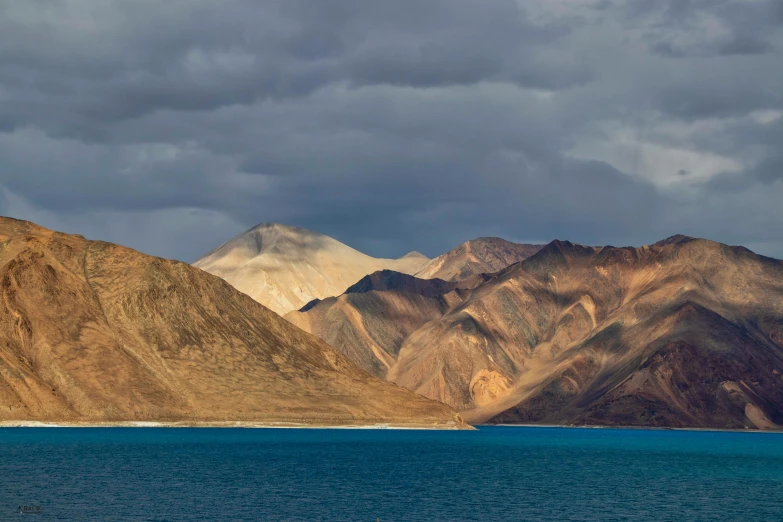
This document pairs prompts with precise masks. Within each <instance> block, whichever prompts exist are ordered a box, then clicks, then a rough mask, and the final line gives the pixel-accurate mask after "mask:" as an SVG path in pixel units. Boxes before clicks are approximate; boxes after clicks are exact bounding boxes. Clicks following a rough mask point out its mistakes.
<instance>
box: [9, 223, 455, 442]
mask: <svg viewBox="0 0 783 522" xmlns="http://www.w3.org/2000/svg"><path fill="white" fill-rule="evenodd" d="M0 299H2V300H1V301H0V421H33V420H38V421H47V422H76V423H80V422H83V423H104V422H120V421H159V422H180V421H183V422H189V423H196V424H198V423H205V422H225V421H232V422H233V421H242V422H284V423H294V424H318V425H322V424H323V425H334V424H376V423H393V424H401V425H414V426H435V427H462V426H464V425H463V424H462V422H461V420H460V419H459V418H458V417H455V413H454V412H453V410H451V409H450V408H449V407H447V406H445V405H443V404H440V403H438V402H434V401H432V400H429V399H425V398H423V397H420V396H418V395H415V394H413V393H411V392H409V391H408V390H405V389H403V388H400V387H398V386H395V385H393V384H391V383H387V382H384V381H382V380H380V379H377V378H375V377H372V376H370V375H369V374H368V373H366V372H365V371H363V370H361V369H359V368H357V367H356V366H355V365H354V364H352V363H351V362H349V361H348V360H346V358H344V357H343V356H342V355H340V354H338V353H336V352H335V351H334V350H333V349H332V348H331V347H329V346H328V345H327V344H326V343H324V342H322V341H320V340H318V339H317V338H315V337H313V336H311V335H309V334H307V333H305V332H303V331H301V330H299V329H298V328H296V327H294V326H293V325H291V324H290V323H288V322H286V321H285V320H283V319H282V318H280V317H279V316H277V315H276V314H274V313H273V312H271V311H270V310H268V309H266V308H265V307H263V306H262V305H260V304H258V303H256V302H255V301H253V300H252V299H251V298H250V297H248V296H246V295H244V294H242V293H240V292H238V291H237V290H235V289H234V288H233V287H231V286H230V285H229V284H227V283H226V282H224V281H223V280H221V279H219V278H217V277H214V276H212V275H209V274H207V273H206V272H203V271H201V270H198V269H196V268H193V267H191V266H189V265H187V264H185V263H181V262H177V261H169V260H165V259H159V258H155V257H151V256H147V255H144V254H141V253H139V252H136V251H133V250H131V249H128V248H124V247H121V246H118V245H113V244H110V243H104V242H100V241H88V240H86V239H84V238H83V237H81V236H76V235H68V234H62V233H59V232H53V231H50V230H47V229H44V228H42V227H39V226H36V225H34V224H32V223H29V222H24V221H17V220H13V219H10V218H0Z"/></svg>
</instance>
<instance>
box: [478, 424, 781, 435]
mask: <svg viewBox="0 0 783 522" xmlns="http://www.w3.org/2000/svg"><path fill="white" fill-rule="evenodd" d="M473 426H475V427H476V428H481V427H484V428H488V427H498V428H566V429H577V430H579V429H591V430H640V431H715V432H726V433H777V434H781V433H783V427H781V428H775V429H766V430H762V429H758V428H746V429H741V428H669V427H665V426H601V425H585V426H572V425H567V424H474V425H473Z"/></svg>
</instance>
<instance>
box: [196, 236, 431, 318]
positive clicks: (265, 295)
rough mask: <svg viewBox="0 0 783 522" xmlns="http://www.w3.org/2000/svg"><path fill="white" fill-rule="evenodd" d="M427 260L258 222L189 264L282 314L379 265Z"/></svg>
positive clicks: (402, 267) (400, 267) (401, 268)
mask: <svg viewBox="0 0 783 522" xmlns="http://www.w3.org/2000/svg"><path fill="white" fill-rule="evenodd" d="M428 261H429V258H427V257H425V256H423V255H422V254H419V253H417V252H411V253H409V254H408V255H406V256H404V257H402V258H400V259H376V258H374V257H370V256H368V255H365V254H363V253H361V252H359V251H357V250H354V249H353V248H350V247H349V246H347V245H344V244H343V243H340V242H339V241H337V240H335V239H332V238H330V237H328V236H325V235H323V234H319V233H317V232H312V231H310V230H306V229H303V228H298V227H289V226H285V225H279V224H273V223H262V224H260V225H258V226H256V227H254V228H252V229H250V230H248V231H246V232H243V233H242V234H240V235H238V236H237V237H235V238H233V239H231V240H229V241H228V242H226V243H224V244H223V245H221V246H220V247H218V248H217V249H215V250H213V251H212V252H210V253H208V254H207V255H205V256H204V257H203V258H201V259H199V260H198V261H196V262H195V263H193V265H194V266H196V267H198V268H201V269H202V270H205V271H207V272H209V273H211V274H214V275H216V276H219V277H221V278H223V279H225V280H226V281H228V282H229V283H230V284H231V285H232V286H234V287H235V288H236V289H238V290H239V291H241V292H243V293H245V294H247V295H249V296H250V297H252V298H253V299H255V300H256V301H258V302H259V303H261V304H263V305H264V306H266V307H268V308H270V309H271V310H273V311H274V312H277V313H278V314H280V315H283V314H285V313H287V312H289V311H291V310H298V309H299V308H301V307H302V306H303V305H305V304H306V303H308V302H310V301H311V300H313V299H323V298H325V297H331V296H335V295H340V294H342V293H343V292H344V291H345V289H346V288H348V287H349V286H350V285H352V284H353V283H355V282H356V281H358V280H359V279H361V278H362V277H364V276H365V275H367V274H371V273H373V272H375V271H377V270H383V269H392V270H396V271H398V272H403V273H414V272H416V271H418V270H419V269H420V268H421V267H422V266H423V265H424V264H425V263H427V262H428Z"/></svg>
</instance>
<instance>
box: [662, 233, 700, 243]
mask: <svg viewBox="0 0 783 522" xmlns="http://www.w3.org/2000/svg"><path fill="white" fill-rule="evenodd" d="M695 239H696V238H694V237H691V236H686V235H683V234H674V235H673V236H669V237H667V238H666V239H661V240H660V241H656V242H655V243H653V246H666V245H678V244H681V243H688V242H690V241H694V240H695Z"/></svg>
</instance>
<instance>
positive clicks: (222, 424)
mask: <svg viewBox="0 0 783 522" xmlns="http://www.w3.org/2000/svg"><path fill="white" fill-rule="evenodd" d="M2 428H247V429H305V430H306V429H316V430H408V431H411V430H412V431H476V430H480V429H481V428H562V429H593V430H595V429H604V430H640V431H697V432H726V433H774V434H781V433H783V428H780V429H767V430H760V429H736V428H669V427H661V426H600V425H589V426H587V425H586V426H573V425H571V426H569V425H562V424H474V425H470V424H466V425H465V426H458V425H450V426H449V425H442V426H433V425H426V424H424V425H417V424H394V423H375V424H304V423H297V422H283V421H279V422H261V421H104V422H89V421H59V422H58V421H51V422H50V421H33V420H13V421H9V420H6V421H0V429H2Z"/></svg>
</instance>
